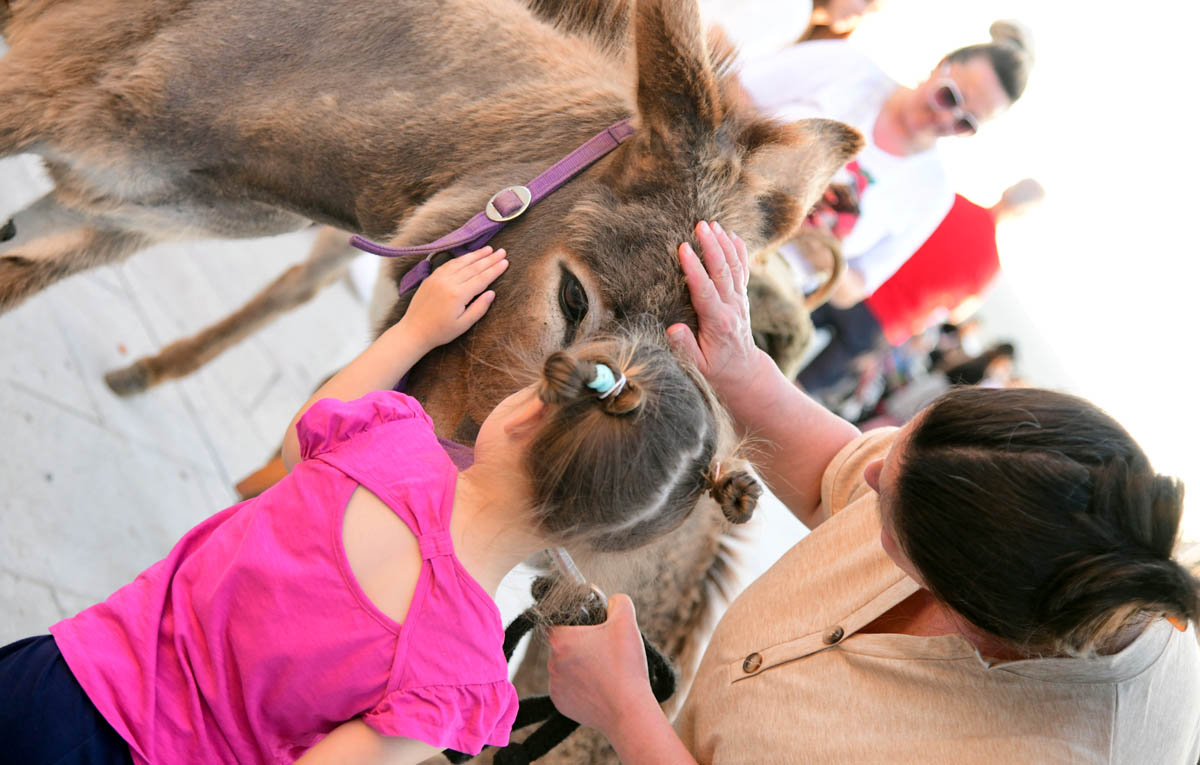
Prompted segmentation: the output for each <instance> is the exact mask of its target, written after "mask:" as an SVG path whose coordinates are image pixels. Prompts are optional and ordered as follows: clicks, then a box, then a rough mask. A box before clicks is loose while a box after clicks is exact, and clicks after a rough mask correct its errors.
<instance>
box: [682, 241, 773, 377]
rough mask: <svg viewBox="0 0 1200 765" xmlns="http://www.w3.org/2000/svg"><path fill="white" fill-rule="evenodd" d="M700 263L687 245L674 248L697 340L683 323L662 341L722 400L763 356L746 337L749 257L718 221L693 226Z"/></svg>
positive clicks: (751, 374)
mask: <svg viewBox="0 0 1200 765" xmlns="http://www.w3.org/2000/svg"><path fill="white" fill-rule="evenodd" d="M696 238H697V239H699V240H700V251H701V253H702V254H703V259H704V260H703V263H701V260H700V258H699V257H697V256H696V252H695V250H693V249H692V247H691V245H689V244H688V243H687V242H684V243H683V244H681V245H679V263H680V265H681V266H682V267H683V273H684V276H685V277H686V278H687V286H688V292H689V293H690V294H691V297H692V305H693V307H695V309H696V314H697V316H698V318H699V322H700V333H699V337H697V336H696V335H695V334H693V333H692V330H691V328H690V327H688V326H687V325H686V324H673V325H671V326H670V327H668V328H667V337H668V338H669V339H670V341H671V343H672V344H674V345H675V347H676V348H678V349H680V350H682V351H683V352H684V353H686V354H687V355H688V356H690V357H691V358H692V360H693V361H694V362H695V363H696V366H697V367H698V368H699V369H700V372H701V373H702V374H703V375H704V376H705V377H706V378H707V379H708V381H709V382H710V383H711V384H712V386H713V387H714V388H715V389H716V390H717V392H718V393H720V394H721V395H722V396H723V397H725V398H726V399H731V398H735V397H736V394H737V392H738V391H739V390H740V389H741V388H742V387H744V386H745V384H746V383H747V381H748V380H749V379H752V377H753V375H754V372H755V370H756V369H757V367H758V364H759V363H760V361H761V359H760V356H761V355H762V354H761V353H760V351H759V350H758V348H757V347H756V346H755V345H754V337H753V336H752V335H751V333H750V302H749V300H748V299H747V298H746V285H747V283H748V282H749V281H750V258H749V255H748V254H747V252H746V243H745V242H743V241H742V240H741V238H739V237H738V236H737V235H736V234H732V235H731V234H729V233H727V232H726V231H725V230H724V229H722V228H721V226H720V224H718V223H712V224H709V223H706V222H704V221H700V223H698V224H697V225H696Z"/></svg>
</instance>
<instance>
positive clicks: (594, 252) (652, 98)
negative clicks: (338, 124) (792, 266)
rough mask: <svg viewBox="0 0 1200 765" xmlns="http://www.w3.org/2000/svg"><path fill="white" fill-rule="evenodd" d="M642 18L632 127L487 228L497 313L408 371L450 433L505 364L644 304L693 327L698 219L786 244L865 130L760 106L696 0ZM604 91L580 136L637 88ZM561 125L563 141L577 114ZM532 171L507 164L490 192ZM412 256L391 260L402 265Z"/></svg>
mask: <svg viewBox="0 0 1200 765" xmlns="http://www.w3.org/2000/svg"><path fill="white" fill-rule="evenodd" d="M632 24H633V30H632V31H633V34H632V36H631V39H632V40H633V41H634V46H635V51H634V55H633V56H631V57H630V58H629V60H628V63H629V65H631V66H636V93H635V94H631V95H632V96H633V98H632V99H631V100H634V101H635V102H636V114H635V115H634V117H635V119H634V125H635V128H636V132H635V134H634V136H633V137H632V138H630V139H629V140H627V141H626V142H625V143H624V144H623V145H621V146H620V147H619V148H617V149H616V150H615V151H613V152H612V153H611V154H609V155H608V156H607V157H605V158H604V159H603V160H601V161H600V162H598V163H597V164H596V165H595V166H593V167H592V168H590V169H589V170H588V171H586V172H585V173H584V174H583V175H581V176H579V177H578V178H576V179H575V180H573V181H571V182H570V183H568V184H567V185H566V186H564V187H563V188H561V189H560V190H558V191H556V192H555V193H554V194H552V195H551V196H550V197H549V198H547V199H546V200H545V201H543V202H541V203H539V204H538V205H536V206H534V207H533V208H531V209H530V210H529V211H528V212H526V213H525V214H524V215H523V216H522V217H521V218H519V219H517V220H516V221H514V222H513V223H510V224H509V225H508V226H507V227H506V228H505V229H504V230H503V231H502V232H501V233H500V234H499V235H497V236H496V237H495V238H494V239H493V240H492V244H493V245H494V246H496V247H504V248H506V249H507V250H508V252H509V259H510V262H511V265H510V268H509V269H508V271H507V272H506V273H505V274H504V276H502V277H501V278H500V279H499V280H498V281H497V282H496V283H495V285H494V289H495V290H496V292H497V297H496V301H495V303H494V304H493V306H492V308H491V309H490V311H489V313H488V315H487V316H486V317H484V319H483V320H482V321H481V322H480V323H479V324H478V325H477V326H476V327H474V328H473V329H472V330H471V331H470V332H468V333H467V334H466V335H464V336H463V337H462V338H461V339H459V340H458V341H457V342H455V343H453V344H451V345H448V346H446V347H444V348H442V349H440V350H439V351H436V352H435V353H433V354H431V355H430V356H429V357H427V358H426V359H425V360H424V361H423V362H422V363H421V364H420V365H419V366H418V367H417V368H416V369H415V370H414V372H413V375H412V378H411V383H410V390H411V391H412V392H413V394H414V395H416V396H418V398H420V399H421V400H422V401H423V403H424V404H425V406H426V408H427V409H428V410H429V413H430V415H431V416H432V417H433V419H434V422H436V423H437V424H438V429H439V432H440V433H441V434H442V435H444V436H448V437H451V438H454V439H455V440H459V441H466V442H469V441H470V440H472V439H473V437H474V433H475V429H476V427H477V425H476V424H477V423H479V422H481V421H482V420H483V418H484V417H485V416H486V415H487V413H488V412H489V411H490V410H491V408H492V407H494V406H495V404H496V403H497V402H498V401H499V400H500V399H501V398H502V397H503V396H505V395H507V394H508V393H510V392H511V391H512V390H514V389H515V388H516V387H518V385H519V383H518V382H516V381H515V379H514V378H513V377H512V376H511V375H509V374H506V371H507V370H511V369H513V368H514V367H516V366H524V365H525V363H526V360H527V359H529V358H534V359H540V358H541V357H544V356H545V355H546V354H548V353H549V352H550V351H552V350H553V349H555V348H559V347H562V346H564V345H566V344H568V343H570V342H572V341H573V340H575V339H577V338H580V337H583V336H586V335H588V334H591V333H594V332H597V331H602V330H605V329H608V328H611V327H613V326H614V325H619V324H621V323H622V322H626V321H630V320H633V319H635V318H640V317H646V316H649V317H652V318H653V320H654V321H656V322H658V323H660V324H661V325H662V326H663V327H664V328H665V327H666V326H668V325H670V324H672V323H674V322H680V321H683V322H688V323H689V324H691V325H692V326H693V327H694V326H695V315H694V313H693V312H692V308H691V304H690V302H689V299H688V294H687V288H686V285H685V283H684V279H683V274H682V271H681V270H680V267H679V264H678V261H677V259H676V249H677V247H678V244H679V243H680V242H682V241H687V240H692V241H693V244H696V243H695V241H694V238H693V230H694V226H695V223H696V221H698V220H717V221H719V222H720V223H721V224H722V226H724V227H725V228H727V229H729V230H731V231H734V232H737V233H738V234H739V235H740V236H741V237H742V238H743V239H744V240H745V241H746V243H747V245H748V246H749V248H750V249H751V251H755V250H758V249H761V248H764V247H768V246H771V245H772V244H775V243H779V242H781V241H782V240H784V239H786V238H787V237H788V236H789V235H791V234H792V232H793V231H794V230H795V229H796V228H797V227H798V226H799V225H800V223H801V221H802V219H803V217H804V215H805V214H806V212H807V211H808V208H809V207H810V205H811V204H812V202H813V201H814V200H815V199H816V198H817V197H818V195H819V194H820V193H821V192H822V191H823V190H824V188H825V187H826V185H827V183H828V181H829V177H830V176H831V175H832V174H833V172H834V171H835V170H836V169H837V168H839V167H841V166H842V165H843V164H845V162H846V161H847V160H848V159H849V158H850V157H852V156H853V155H854V154H855V153H856V152H857V151H858V149H859V147H860V145H861V138H860V137H859V136H858V134H857V133H855V132H854V131H853V130H851V129H850V128H847V127H845V126H843V125H841V124H838V123H834V122H829V121H825V120H809V121H806V122H800V123H795V124H782V123H778V122H774V121H772V120H769V119H765V118H763V117H762V116H761V115H758V114H756V113H755V112H754V110H753V108H752V107H751V106H750V105H749V104H748V102H747V101H746V100H745V99H744V97H743V96H742V95H741V91H740V89H739V88H738V85H737V83H736V80H735V78H734V77H733V76H732V75H730V74H728V73H727V72H726V71H725V68H726V64H727V61H728V59H729V55H728V52H718V53H717V54H716V55H713V54H711V53H710V51H709V49H708V45H707V43H706V40H705V36H704V34H703V33H702V30H701V25H700V21H699V14H698V11H697V8H696V6H695V4H694V3H688V2H668V1H667V0H641V2H639V3H638V4H637V6H636V8H635V11H634V13H633V14H632ZM597 76H598V77H603V76H604V75H603V73H598V75H597ZM598 92H601V91H600V90H599V89H598ZM598 106H599V107H600V108H599V109H598V110H597V114H596V117H595V119H596V122H595V124H594V125H588V126H587V128H588V130H587V131H586V132H585V135H586V134H588V133H592V132H598V131H599V130H601V129H603V128H604V127H605V126H606V125H607V124H609V123H610V122H612V121H614V120H615V119H619V118H620V117H621V116H622V112H624V113H625V114H628V111H627V110H628V109H629V103H628V102H625V103H609V104H600V105H598ZM562 127H563V126H557V127H556V126H555V125H553V124H547V126H546V130H547V131H554V130H556V129H558V128H562ZM562 132H563V133H564V134H565V137H566V140H565V142H564V143H563V145H562V146H561V151H560V154H562V155H565V154H566V153H567V152H568V151H570V150H571V149H573V148H574V147H575V145H576V144H577V143H578V140H577V138H576V137H577V136H578V135H579V125H578V124H575V125H568V126H567V127H566V128H564V129H563V130H562ZM542 169H544V168H542ZM520 172H524V171H523V170H522V171H520ZM488 180H489V181H490V180H491V179H488ZM525 180H528V178H527V177H518V178H510V179H508V180H506V181H503V182H500V183H496V184H495V185H491V186H490V187H489V191H488V193H490V191H494V190H495V189H496V188H499V187H500V186H503V185H507V184H509V183H520V182H524V181H525ZM461 196H462V198H461V199H458V198H455V193H454V192H451V193H449V195H448V196H447V195H443V198H441V199H438V198H437V197H435V199H434V200H432V202H433V203H434V204H436V205H437V206H438V208H439V215H440V217H441V218H442V220H441V222H440V227H439V228H435V229H433V230H430V231H429V233H430V234H433V235H434V236H436V235H440V234H442V233H446V232H447V231H449V230H450V229H452V228H454V227H456V226H457V225H459V224H460V223H461V222H462V221H463V220H465V219H466V218H467V217H469V216H470V215H472V214H474V213H475V212H477V211H478V210H479V209H480V207H481V203H480V201H479V199H478V195H477V194H476V195H474V196H473V197H472V198H471V199H470V200H469V201H468V200H467V199H466V197H470V196H472V195H471V194H463V195H461ZM483 198H484V199H486V195H485V196H484V197H483ZM427 206H428V205H427ZM431 209H432V208H431ZM440 211H444V212H445V214H442V213H441V212H440ZM425 212H427V211H425V210H422V211H419V212H418V216H420V217H425V218H428V217H429V216H426V215H422V213H425ZM430 238H433V236H431V237H430ZM406 243H411V240H410V242H406ZM409 265H411V264H407V263H406V264H401V267H399V268H397V270H396V276H397V279H398V278H399V275H400V274H401V273H402V272H403V270H404V269H405V267H407V266H409ZM407 302H408V301H407V299H401V300H400V302H399V303H398V304H397V306H396V307H395V308H394V310H393V312H392V314H391V316H390V321H395V320H397V319H398V318H399V316H400V315H401V314H402V313H403V310H404V309H405V308H406V307H407Z"/></svg>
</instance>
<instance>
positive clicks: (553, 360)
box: [538, 351, 644, 415]
mask: <svg viewBox="0 0 1200 765" xmlns="http://www.w3.org/2000/svg"><path fill="white" fill-rule="evenodd" d="M600 364H603V365H605V366H607V367H608V368H609V369H610V370H612V372H614V373H615V374H617V375H620V374H622V372H621V367H620V365H619V364H617V363H616V362H614V361H612V360H610V359H607V358H600V359H595V360H585V359H577V358H575V357H574V356H572V355H571V354H569V353H567V352H566V351H555V352H554V353H552V354H550V356H549V357H548V358H547V359H546V363H545V365H543V367H542V380H541V383H540V384H539V385H538V397H539V398H541V400H542V401H544V402H546V403H547V404H569V403H572V402H575V401H580V400H592V401H594V402H595V403H596V404H597V405H598V406H599V407H600V408H601V409H602V410H603V411H604V412H605V413H607V414H613V415H620V414H628V413H630V412H633V411H636V410H637V409H638V407H640V406H641V405H642V400H643V398H644V396H643V392H642V389H641V387H640V386H639V385H638V384H637V383H636V382H635V381H633V380H630V379H628V378H626V380H625V384H624V386H623V387H622V388H621V389H620V391H618V392H617V393H616V395H611V396H608V397H607V398H601V397H600V394H599V393H597V392H596V391H594V390H592V389H591V388H589V387H588V383H589V382H591V381H593V380H595V379H596V369H597V367H598V366H599V365H600Z"/></svg>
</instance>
